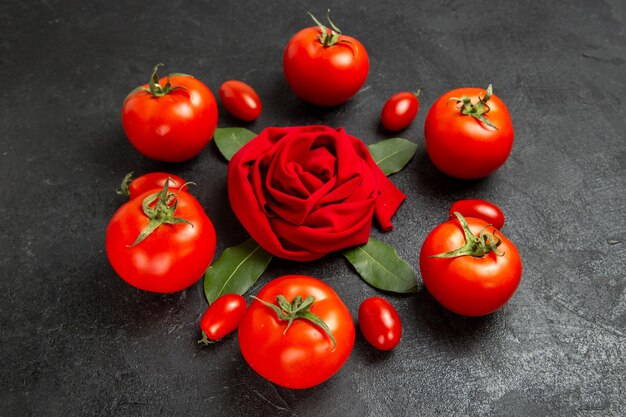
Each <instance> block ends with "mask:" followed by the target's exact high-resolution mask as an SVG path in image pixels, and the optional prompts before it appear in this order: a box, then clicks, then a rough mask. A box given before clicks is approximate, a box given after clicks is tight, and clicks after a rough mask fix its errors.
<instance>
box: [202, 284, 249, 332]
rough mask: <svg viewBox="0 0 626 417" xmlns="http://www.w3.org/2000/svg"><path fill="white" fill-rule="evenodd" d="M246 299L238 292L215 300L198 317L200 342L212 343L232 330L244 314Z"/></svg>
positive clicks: (237, 325)
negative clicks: (200, 332)
mask: <svg viewBox="0 0 626 417" xmlns="http://www.w3.org/2000/svg"><path fill="white" fill-rule="evenodd" d="M246 311H247V307H246V300H245V298H243V297H242V296H241V295H239V294H225V295H222V296H221V297H219V298H218V299H217V300H215V301H214V302H213V303H212V304H211V305H210V306H209V308H207V310H206V312H205V313H204V314H203V315H202V318H201V319H200V329H201V330H202V340H200V342H201V343H204V344H210V343H214V342H216V341H218V340H220V339H222V338H223V337H224V336H226V335H228V334H230V333H232V332H234V331H235V330H236V329H237V327H239V323H240V322H241V319H243V316H244V315H245V314H246Z"/></svg>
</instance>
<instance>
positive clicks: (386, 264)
mask: <svg viewBox="0 0 626 417" xmlns="http://www.w3.org/2000/svg"><path fill="white" fill-rule="evenodd" d="M343 256H345V257H346V259H347V260H348V261H349V262H350V263H351V264H352V266H354V269H355V270H356V272H357V273H358V274H359V275H360V276H361V278H363V280H364V281H365V282H367V283H368V284H369V285H371V286H372V287H374V288H378V289H380V290H384V291H392V292H398V293H411V292H416V291H417V274H416V273H415V271H414V270H413V268H411V265H409V264H408V263H407V262H406V261H405V260H404V259H402V258H400V257H399V256H398V253H397V252H396V250H395V249H394V248H393V247H391V246H389V245H388V244H386V243H383V242H380V241H378V240H374V239H370V240H369V241H368V242H367V243H366V244H365V245H361V246H355V247H353V248H349V249H346V250H344V251H343Z"/></svg>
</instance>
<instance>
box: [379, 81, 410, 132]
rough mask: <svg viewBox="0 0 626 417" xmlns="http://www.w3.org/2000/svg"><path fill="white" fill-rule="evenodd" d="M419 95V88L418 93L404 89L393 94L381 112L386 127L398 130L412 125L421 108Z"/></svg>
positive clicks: (393, 130) (382, 121)
mask: <svg viewBox="0 0 626 417" xmlns="http://www.w3.org/2000/svg"><path fill="white" fill-rule="evenodd" d="M418 97H419V90H418V91H417V92H416V93H411V92H408V91H404V92H401V93H396V94H394V95H393V96H391V97H390V98H389V100H387V102H386V103H385V105H384V106H383V110H382V112H381V113H380V121H381V123H382V124H383V126H384V128H385V129H387V130H391V131H392V132H397V131H399V130H402V129H405V128H406V127H407V126H408V125H410V124H411V122H412V121H413V119H415V116H416V115H417V111H418V110H419V106H420V103H419V101H418V99H417V98H418Z"/></svg>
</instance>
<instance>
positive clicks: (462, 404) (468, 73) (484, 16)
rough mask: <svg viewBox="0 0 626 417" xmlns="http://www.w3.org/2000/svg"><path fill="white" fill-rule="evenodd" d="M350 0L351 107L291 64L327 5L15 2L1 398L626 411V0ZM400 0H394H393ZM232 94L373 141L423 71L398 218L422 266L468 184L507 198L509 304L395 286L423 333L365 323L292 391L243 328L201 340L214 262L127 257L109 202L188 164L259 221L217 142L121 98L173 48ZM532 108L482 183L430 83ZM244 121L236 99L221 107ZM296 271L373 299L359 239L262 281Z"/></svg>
mask: <svg viewBox="0 0 626 417" xmlns="http://www.w3.org/2000/svg"><path fill="white" fill-rule="evenodd" d="M383 3H384V2H379V1H375V0H367V1H361V2H356V1H355V2H348V1H334V2H333V3H332V4H330V6H331V7H332V8H333V17H334V20H335V22H337V24H338V25H339V26H340V27H341V28H342V29H343V30H344V32H345V33H347V34H350V35H354V36H356V37H357V38H359V39H360V40H361V41H362V42H363V44H364V45H365V46H366V47H367V49H368V51H369V54H370V59H371V69H370V75H369V78H368V80H367V82H366V84H365V86H364V88H363V89H362V90H361V91H360V92H359V93H358V94H357V95H356V96H355V97H354V98H353V99H352V101H350V102H349V103H347V104H345V105H342V106H339V107H337V108H334V109H320V108H314V107H311V106H309V105H307V104H304V103H302V102H300V101H299V100H298V99H297V98H296V97H295V96H294V95H293V94H292V93H291V92H290V91H289V89H288V87H287V85H286V83H285V81H284V78H283V75H282V65H281V62H282V61H281V59H282V51H283V48H284V46H285V44H286V43H287V41H288V40H289V38H290V36H291V35H292V34H294V33H295V32H296V31H298V30H299V29H300V28H302V27H304V26H308V25H310V21H309V20H308V17H307V16H306V14H305V12H306V11H307V10H311V11H312V12H314V13H315V14H317V15H318V16H320V17H321V16H323V15H324V14H325V8H326V6H327V5H325V4H316V3H311V2H304V1H285V2H281V3H278V2H272V3H271V4H270V3H269V2H259V1H241V2H228V3H227V2H225V1H207V2H199V1H153V2H149V3H148V2H138V1H124V2H121V1H118V2H109V1H100V2H83V1H54V0H43V1H41V2H22V1H17V0H3V1H2V2H1V3H0V70H1V74H2V81H3V82H2V88H1V90H0V91H1V94H0V122H1V126H2V133H1V136H0V137H1V144H0V184H1V188H2V190H3V192H2V200H1V203H0V216H1V217H2V219H3V220H2V225H1V232H0V233H1V237H2V239H1V240H0V249H1V250H0V268H1V271H2V277H1V279H0V323H1V326H2V327H1V331H0V415H2V416H23V415H45V416H70V415H72V416H74V415H132V416H157V415H163V416H192V415H231V416H234V415H244V414H254V415H277V416H288V415H301V416H307V415H329V416H339V415H341V416H363V415H367V416H383V415H393V416H401V415H434V414H442V415H518V416H520V415H529V416H530V415H532V416H537V415H597V416H607V415H620V414H621V415H624V413H626V400H625V396H624V387H625V386H626V378H625V374H626V372H625V371H626V366H625V363H626V360H625V356H626V342H625V336H624V332H625V331H626V295H625V284H626V282H625V281H626V280H625V274H624V271H625V269H626V268H625V267H626V265H625V259H626V254H625V247H626V224H625V218H626V208H625V207H626V185H625V183H626V163H625V160H626V139H625V137H624V135H625V132H626V124H625V122H624V116H625V113H624V97H626V76H625V73H626V65H625V60H626V39H625V33H624V31H625V27H626V3H625V2H623V1H621V0H607V1H594V2H591V1H585V0H579V1H559V2H556V1H555V2H548V3H549V4H548V5H544V4H540V2H536V1H532V0H520V1H506V2H494V1H472V2H460V1H459V2H456V1H455V2H452V1H445V2H417V1H414V0H404V1H398V2H393V5H392V4H383ZM390 3H391V2H390ZM161 61H163V62H165V63H166V64H167V65H168V69H169V70H171V71H180V72H186V73H190V74H194V75H196V76H197V77H198V78H200V79H201V80H202V81H204V82H205V83H206V84H207V85H208V86H209V87H210V88H211V89H213V91H214V92H216V91H217V89H218V87H219V85H220V84H221V83H222V82H223V81H225V80H227V79H230V78H235V79H241V80H245V81H247V82H249V83H250V84H252V85H253V86H254V87H255V88H256V89H257V91H258V92H259V94H260V96H261V97H262V98H263V101H264V106H265V107H264V113H263V114H262V116H261V117H260V118H259V119H258V120H257V121H256V122H254V123H252V124H250V125H247V126H246V127H248V128H250V129H252V130H255V131H260V130H261V129H262V128H264V127H266V126H270V125H278V126H283V125H299V124H310V123H324V124H328V125H331V126H344V127H345V128H346V129H347V130H348V132H349V133H351V134H353V135H355V136H357V137H360V138H362V139H363V140H364V141H365V142H366V143H373V142H375V141H377V140H380V139H385V138H387V137H390V136H391V135H389V134H388V133H386V132H384V131H382V130H381V129H380V128H379V125H378V123H379V112H380V109H381V106H382V104H383V102H384V101H385V99H386V98H387V97H389V96H390V95H391V94H392V93H395V92H397V91H401V90H407V89H414V88H416V87H422V88H423V95H422V97H421V102H422V108H421V110H420V113H419V115H418V117H417V119H416V120H415V122H414V123H413V125H412V127H411V128H409V129H408V130H406V131H405V132H403V133H402V134H401V136H403V137H405V138H408V139H410V140H412V141H415V142H416V143H417V144H418V145H419V148H418V152H417V155H416V157H415V158H414V159H413V161H412V162H411V163H410V165H409V166H408V167H407V168H406V169H405V170H404V171H403V172H401V173H399V174H397V175H395V176H394V177H393V181H394V182H395V183H396V184H397V185H398V186H399V187H400V188H401V189H402V190H403V191H404V192H405V193H406V194H407V195H408V200H407V201H406V202H405V203H404V204H403V205H402V207H401V209H400V210H399V212H398V214H397V215H396V217H395V226H396V229H395V230H394V231H393V232H392V233H389V234H385V235H381V234H380V233H379V232H378V231H376V230H374V232H373V233H374V235H375V236H376V237H378V238H379V239H382V240H384V241H386V242H389V243H391V244H393V245H394V246H395V247H397V248H398V251H399V253H400V254H401V255H402V256H403V257H404V258H405V259H407V260H408V261H409V262H410V263H411V265H413V267H415V268H416V269H417V268H418V261H417V259H418V252H419V249H420V247H421V244H422V242H423V240H424V238H425V237H426V235H427V233H428V232H429V230H430V229H432V228H433V227H434V226H435V225H436V224H438V223H439V222H441V221H443V220H444V219H445V218H446V215H447V210H448V207H449V205H450V204H451V203H452V202H453V201H455V200H457V199H460V198H484V199H488V200H491V201H494V202H496V203H497V204H499V205H500V206H501V207H502V208H503V210H504V212H505V214H506V215H507V223H506V225H505V227H504V233H505V234H506V235H507V236H508V237H509V238H510V239H511V240H512V241H514V242H516V244H517V245H518V248H519V250H520V252H521V255H522V258H523V261H524V267H525V269H524V274H523V277H522V283H521V285H520V287H519V290H518V291H517V293H516V294H515V296H514V297H513V298H512V299H511V301H510V302H509V303H508V304H507V305H506V307H505V308H503V309H502V310H500V311H498V312H496V313H494V314H492V315H490V316H488V317H483V318H473V319H470V318H463V317H459V316H456V315H454V314H452V313H450V312H448V311H446V310H444V309H443V308H442V307H440V306H439V305H438V304H437V303H436V302H435V301H434V300H433V298H432V297H431V296H430V295H429V294H428V293H427V291H426V290H425V289H424V288H423V287H422V286H421V281H420V291H419V293H418V294H417V295H413V296H404V297H395V296H388V298H389V299H390V300H391V301H392V302H393V304H394V305H395V306H396V307H397V309H398V311H399V313H400V315H401V317H402V320H403V323H404V331H405V333H404V337H403V339H402V341H401V343H400V345H399V346H398V348H397V349H396V350H394V351H392V352H389V353H381V352H378V351H375V350H374V349H373V348H371V347H370V346H369V345H367V344H366V342H365V341H364V339H363V338H362V336H360V335H358V337H357V340H356V344H355V347H354V351H353V353H352V356H351V357H350V359H349V360H348V362H347V364H346V365H345V367H344V368H343V369H342V370H341V371H340V372H339V373H338V374H337V375H336V376H335V377H333V378H332V379H331V380H329V381H328V382H326V383H324V384H323V385H321V386H318V387H316V388H314V389H310V390H306V391H290V390H287V389H283V388H280V387H277V386H274V385H272V384H271V383H269V382H267V381H265V380H264V379H262V378H261V377H259V376H258V375H256V374H255V373H254V372H253V371H252V370H251V369H250V368H249V367H248V365H247V364H246V363H245V362H244V360H243V358H242V356H241V354H240V352H239V349H238V344H237V338H236V336H231V337H229V338H228V339H227V340H225V341H224V342H223V343H219V344H217V345H215V346H212V347H210V348H204V347H199V346H198V345H197V344H196V340H197V339H198V338H199V334H198V325H197V323H198V320H199V318H200V315H201V314H202V312H203V310H204V309H205V308H206V302H205V300H204V297H203V293H202V283H201V281H199V282H198V283H197V284H196V285H195V286H193V287H192V288H190V289H188V290H187V291H184V292H181V293H178V294H171V295H157V294H150V293H144V292H141V291H138V290H135V289H134V288H132V287H130V286H128V285H126V284H125V283H124V282H123V281H122V280H121V279H119V278H118V277H117V276H116V275H115V273H114V272H113V270H112V269H111V267H110V266H109V264H108V262H107V259H106V255H105V253H104V251H103V249H104V232H105V228H106V225H107V222H108V220H109V218H110V217H111V215H112V214H113V212H114V211H115V209H116V208H117V207H118V206H119V205H120V204H122V202H123V199H122V198H120V197H119V196H116V195H115V189H116V187H117V186H118V183H119V181H120V179H121V178H122V177H123V175H124V174H126V173H127V172H128V171H131V170H133V171H135V172H136V173H146V172H149V171H153V170H169V171H171V172H173V173H176V174H178V175H181V176H182V177H184V178H185V179H187V180H192V181H195V182H197V183H198V186H197V187H195V188H194V190H193V193H194V194H195V195H196V196H197V197H198V199H199V200H200V201H201V202H202V203H203V205H204V207H205V208H206V211H207V212H208V214H209V216H210V217H211V218H212V219H213V221H214V223H215V225H216V228H217V234H218V241H219V243H218V249H217V253H218V254H219V253H221V251H222V250H223V249H224V248H226V247H228V246H231V245H234V244H238V243H240V242H241V241H243V240H244V239H245V238H246V233H245V231H244V230H243V229H242V228H241V226H240V225H239V224H238V222H237V220H236V219H235V217H234V215H233V213H232V211H231V209H230V207H229V205H228V204H227V203H226V201H227V193H226V162H225V161H224V160H223V159H222V158H221V156H220V155H219V153H218V151H217V150H216V148H215V145H214V144H210V146H208V148H207V149H206V150H205V151H204V152H202V154H201V155H200V156H199V157H197V158H195V159H194V160H192V161H189V162H187V163H184V164H178V165H166V164H161V163H157V162H154V161H150V160H147V159H146V158H144V157H142V156H141V155H139V154H138V153H137V152H136V151H135V150H134V149H133V148H132V147H131V145H130V144H129V142H128V141H127V140H126V138H125V137H124V134H123V131H122V128H121V124H120V107H121V103H122V101H123V99H124V97H125V96H126V94H127V93H128V92H129V91H130V90H131V89H132V88H134V87H135V86H136V85H138V84H140V83H143V82H145V81H147V78H148V76H149V71H150V69H151V68H152V66H153V65H154V64H155V63H157V62H161ZM490 82H493V84H494V88H495V92H496V94H498V95H499V96H500V97H501V98H502V99H503V100H504V101H505V102H506V103H507V105H508V107H509V109H510V111H511V114H512V117H513V121H514V126H515V130H516V138H515V145H514V148H513V152H512V154H511V157H510V159H509V160H508V162H507V163H506V164H505V165H504V166H503V167H502V168H501V169H500V170H499V171H498V172H497V173H496V174H494V175H492V176H491V177H489V178H487V179H484V180H481V181H472V182H462V181H457V180H454V179H451V178H448V177H446V176H444V175H442V174H441V173H440V172H438V171H437V170H436V169H435V167H434V166H433V165H432V164H431V163H430V161H429V159H428V156H427V154H426V153H425V148H424V145H423V143H424V141H423V122H424V118H425V115H426V112H427V110H428V108H429V107H430V105H431V104H432V103H433V101H434V100H435V99H436V98H437V97H438V96H439V95H440V94H442V93H444V92H445V91H447V90H449V89H452V88H456V87H459V86H477V87H485V86H486V85H487V84H488V83H490ZM234 125H239V126H242V125H241V124H240V123H239V122H237V121H235V120H234V119H232V118H231V117H229V116H228V115H226V114H225V113H224V112H221V115H220V126H234ZM287 273H304V274H310V275H313V276H317V277H320V278H323V279H324V280H326V282H328V283H329V284H330V285H331V286H333V287H334V288H335V289H336V291H337V292H338V293H339V294H340V296H341V297H342V298H343V299H344V301H345V302H346V304H347V305H348V307H349V308H350V310H351V311H352V313H353V315H354V316H355V319H356V311H357V309H358V306H359V304H360V302H361V301H362V300H363V299H364V298H366V297H368V296H371V295H375V294H377V292H376V291H375V290H373V289H372V288H370V287H368V286H367V285H366V284H365V283H363V282H362V281H361V280H360V279H359V278H358V277H357V276H356V275H355V274H354V273H353V271H352V270H351V269H350V267H349V266H348V264H347V263H346V262H345V260H343V259H342V258H341V257H339V256H329V257H327V258H326V259H323V260H320V261H317V262H313V263H309V264H302V265H300V264H297V263H292V262H286V261H274V262H272V264H271V266H270V268H269V269H268V271H267V272H266V273H265V275H264V276H263V277H262V278H261V279H260V280H259V283H258V284H257V286H256V287H255V289H254V290H258V289H259V288H260V286H261V285H263V284H264V283H266V282H268V281H269V280H270V279H272V278H274V277H277V276H280V275H282V274H287Z"/></svg>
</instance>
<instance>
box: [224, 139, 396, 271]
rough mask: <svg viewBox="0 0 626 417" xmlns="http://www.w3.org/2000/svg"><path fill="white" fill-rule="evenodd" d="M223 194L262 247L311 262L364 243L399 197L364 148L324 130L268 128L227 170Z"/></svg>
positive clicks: (386, 220)
mask: <svg viewBox="0 0 626 417" xmlns="http://www.w3.org/2000/svg"><path fill="white" fill-rule="evenodd" d="M228 195H229V198H230V202H231V206H232V208H233V211H234V212H235V215H236V216H237V218H238V219H239V221H240V222H241V224H242V225H243V226H244V227H245V228H246V230H247V231H248V232H249V233H250V235H251V236H252V238H253V239H254V240H256V241H257V242H258V243H259V244H260V245H261V246H262V247H263V248H264V249H266V250H267V251H268V252H270V253H272V254H273V255H276V256H279V257H281V258H286V259H291V260H297V261H310V260H314V259H318V258H321V257H322V256H324V255H326V254H328V253H330V252H333V251H336V250H340V249H344V248H347V247H350V246H355V245H360V244H364V243H366V242H367V241H368V239H369V235H370V228H371V223H372V217H373V216H375V217H376V219H377V220H378V222H379V223H380V225H381V227H382V229H383V230H385V231H388V230H391V229H392V228H393V226H392V224H391V218H392V216H393V214H394V213H395V212H396V210H397V209H398V207H399V205H400V204H401V203H402V201H404V199H405V195H404V194H403V193H402V192H401V191H400V190H398V189H397V188H396V187H395V185H393V183H392V182H391V181H389V179H388V178H387V177H386V176H385V174H384V173H383V172H382V171H381V170H380V168H378V166H377V165H376V163H375V162H374V160H373V159H372V157H371V156H370V154H369V151H368V149H367V147H366V146H365V144H363V142H361V141H360V140H358V139H356V138H354V137H352V136H350V135H348V134H346V133H345V131H344V130H343V129H332V128H330V127H327V126H305V127H287V128H267V129H265V130H264V131H263V132H261V133H260V134H259V135H258V136H257V137H256V138H254V139H252V140H251V141H250V142H248V143H247V144H246V145H245V146H244V147H243V148H241V149H240V150H239V152H237V153H236V154H235V155H234V156H233V158H232V159H231V161H230V164H229V166H228Z"/></svg>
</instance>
